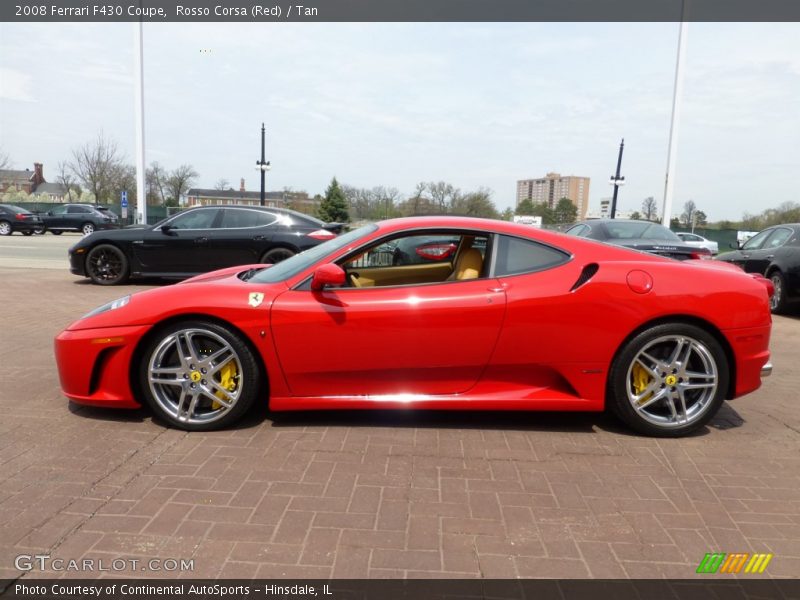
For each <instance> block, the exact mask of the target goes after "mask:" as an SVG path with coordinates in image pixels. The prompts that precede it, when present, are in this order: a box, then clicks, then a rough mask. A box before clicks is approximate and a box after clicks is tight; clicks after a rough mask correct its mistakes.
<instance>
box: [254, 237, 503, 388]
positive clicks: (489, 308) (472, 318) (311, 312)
mask: <svg viewBox="0 0 800 600" xmlns="http://www.w3.org/2000/svg"><path fill="white" fill-rule="evenodd" d="M383 246H385V244H384V243H383V242H381V243H379V244H377V245H376V246H375V249H376V251H377V252H380V251H381V248H382V247H383ZM476 251H477V250H473V254H474V252H476ZM366 254H368V253H359V255H358V256H356V257H350V258H348V259H347V260H346V261H345V262H344V263H343V265H344V266H345V267H347V262H349V263H351V264H355V265H358V264H365V265H375V261H371V260H370V259H369V256H366ZM484 259H485V256H484ZM456 260H458V259H456ZM484 265H486V266H488V263H486V262H485V261H484ZM423 267H426V270H427V271H431V272H432V271H436V270H439V269H442V274H441V277H442V279H444V280H442V281H438V282H431V283H420V284H410V285H403V284H398V285H394V284H393V283H394V282H397V281H399V279H398V278H397V277H389V276H385V275H381V276H378V275H376V270H377V268H378V267H375V266H371V267H370V269H371V272H370V275H371V276H372V277H374V281H384V282H391V283H389V284H386V285H378V286H374V287H341V288H333V289H326V290H323V291H311V290H310V289H307V286H299V287H297V288H295V289H292V290H289V291H287V292H285V293H283V294H282V295H280V296H279V297H278V298H277V299H276V300H275V302H274V304H273V306H272V309H271V313H270V325H271V331H272V335H273V340H274V343H275V346H276V349H277V353H278V356H279V360H280V363H281V367H282V369H283V372H284V375H285V377H286V381H287V383H288V385H289V388H290V389H291V392H292V395H293V396H300V397H325V396H372V397H374V399H375V401H376V402H379V401H380V399H381V398H382V397H384V398H387V399H394V400H396V399H398V398H407V399H408V400H409V402H413V399H414V396H415V395H426V396H427V395H448V394H458V393H462V392H466V391H467V390H469V389H470V388H471V387H472V386H473V385H475V383H476V382H477V381H478V379H479V378H480V376H481V373H482V371H483V369H484V368H485V366H486V364H487V363H488V361H489V359H490V357H491V355H492V351H493V349H494V346H495V344H496V341H497V338H498V336H499V333H500V330H501V327H502V323H503V319H504V315H505V290H504V289H503V287H502V286H501V285H500V283H499V282H498V281H497V280H496V279H494V278H489V277H486V276H485V275H484V273H485V271H484V272H482V273H481V274H480V275H479V276H476V273H477V271H474V272H473V274H472V275H470V276H471V277H473V278H471V279H462V280H452V281H448V280H446V279H447V276H448V273H449V272H450V271H453V272H454V267H453V266H452V265H451V267H450V268H449V269H445V268H443V267H441V266H439V265H411V266H400V267H398V266H393V265H391V264H389V265H386V266H385V267H384V268H385V269H386V270H395V271H396V270H400V269H409V270H410V272H412V273H413V277H417V276H419V274H420V273H421V269H422V268H423ZM354 268H358V267H354ZM346 270H347V269H346ZM464 272H466V270H465V271H464Z"/></svg>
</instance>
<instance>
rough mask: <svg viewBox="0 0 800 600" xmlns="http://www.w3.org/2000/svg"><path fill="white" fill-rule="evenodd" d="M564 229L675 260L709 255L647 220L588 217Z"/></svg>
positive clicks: (569, 233) (571, 232) (572, 233)
mask: <svg viewBox="0 0 800 600" xmlns="http://www.w3.org/2000/svg"><path fill="white" fill-rule="evenodd" d="M565 233H567V234H568V235H575V236H578V237H585V238H589V239H592V240H598V241H601V242H606V243H608V244H614V245H615V246H624V247H626V248H631V249H632V250H641V251H643V252H649V253H650V254H657V255H659V256H666V257H667V258H674V259H677V260H689V259H707V258H711V251H710V250H708V249H706V248H695V247H693V246H690V245H688V244H686V243H685V242H683V241H682V240H681V238H679V237H678V236H677V235H675V234H674V233H673V232H672V231H671V230H669V229H667V228H666V227H664V226H663V225H659V224H658V223H651V222H650V221H635V220H628V219H591V220H588V221H582V222H580V223H576V224H575V225H573V226H572V227H570V228H569V229H567V231H566V232H565Z"/></svg>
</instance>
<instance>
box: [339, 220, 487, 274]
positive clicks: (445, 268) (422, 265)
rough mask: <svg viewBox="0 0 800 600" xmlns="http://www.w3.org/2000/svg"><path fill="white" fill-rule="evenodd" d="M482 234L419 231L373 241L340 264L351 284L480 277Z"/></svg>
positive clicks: (484, 239)
mask: <svg viewBox="0 0 800 600" xmlns="http://www.w3.org/2000/svg"><path fill="white" fill-rule="evenodd" d="M488 247H489V237H488V236H487V235H485V234H475V235H472V234H467V233H423V234H416V235H407V236H404V237H399V238H395V239H391V240H386V241H383V242H380V243H378V244H375V245H373V246H371V247H370V248H368V249H367V250H365V251H361V252H359V253H358V254H355V255H351V256H350V257H349V258H347V259H345V261H344V262H343V263H341V264H342V267H343V268H344V270H345V272H346V273H347V275H348V281H349V283H350V286H351V287H384V286H397V285H421V284H426V283H442V282H445V281H461V280H466V279H477V278H479V277H482V276H484V274H485V269H484V257H485V256H486V252H487V249H488Z"/></svg>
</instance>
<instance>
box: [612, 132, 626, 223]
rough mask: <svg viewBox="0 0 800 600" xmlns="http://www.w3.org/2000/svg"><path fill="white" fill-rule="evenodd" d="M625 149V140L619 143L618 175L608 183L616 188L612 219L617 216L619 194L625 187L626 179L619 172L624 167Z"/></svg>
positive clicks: (613, 176)
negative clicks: (623, 153) (622, 187)
mask: <svg viewBox="0 0 800 600" xmlns="http://www.w3.org/2000/svg"><path fill="white" fill-rule="evenodd" d="M624 149H625V138H622V141H621V142H620V143H619V156H618V157H617V174H616V175H612V176H611V179H609V181H608V183H609V184H611V185H613V186H614V197H613V198H612V199H611V218H612V219H613V218H614V217H616V214H617V193H618V192H619V188H620V186H621V185H625V178H624V177H622V176H620V174H619V170H620V168H621V167H622V151H623V150H624Z"/></svg>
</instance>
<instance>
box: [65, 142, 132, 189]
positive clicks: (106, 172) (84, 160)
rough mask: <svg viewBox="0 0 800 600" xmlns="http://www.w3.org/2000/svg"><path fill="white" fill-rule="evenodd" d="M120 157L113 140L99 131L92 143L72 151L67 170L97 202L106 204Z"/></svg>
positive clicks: (118, 168) (120, 160)
mask: <svg viewBox="0 0 800 600" xmlns="http://www.w3.org/2000/svg"><path fill="white" fill-rule="evenodd" d="M121 166H122V157H121V155H120V153H119V150H118V149H117V144H116V142H115V141H114V140H111V139H107V138H106V137H105V136H104V135H103V132H102V131H101V132H100V133H99V134H97V138H96V139H95V140H94V141H93V142H87V143H86V144H84V145H83V146H81V147H79V148H76V149H75V150H73V151H72V160H71V161H70V162H69V169H70V170H71V171H72V173H73V174H74V175H75V177H77V179H78V181H80V182H81V183H82V184H83V186H84V187H85V188H86V189H87V190H88V191H90V192H91V193H92V194H94V197H95V199H96V200H97V202H100V203H107V202H109V201H110V200H111V195H112V193H113V191H114V187H115V183H116V182H115V181H114V177H116V176H117V175H119V174H120V167H121Z"/></svg>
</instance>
